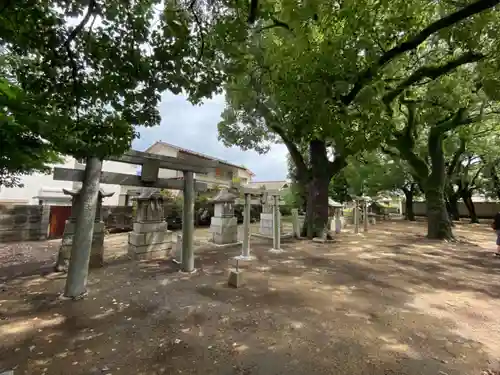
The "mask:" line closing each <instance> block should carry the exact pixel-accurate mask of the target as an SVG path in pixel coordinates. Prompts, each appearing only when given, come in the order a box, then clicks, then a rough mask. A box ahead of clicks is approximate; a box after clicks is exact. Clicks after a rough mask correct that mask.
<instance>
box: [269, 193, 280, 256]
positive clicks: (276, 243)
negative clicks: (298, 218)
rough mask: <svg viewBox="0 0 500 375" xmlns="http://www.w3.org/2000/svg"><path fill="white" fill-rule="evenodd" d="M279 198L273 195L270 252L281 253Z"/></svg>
mask: <svg viewBox="0 0 500 375" xmlns="http://www.w3.org/2000/svg"><path fill="white" fill-rule="evenodd" d="M280 216H281V213H280V196H279V195H273V248H272V249H271V252H273V253H281V252H283V250H282V249H281V223H280V221H281V220H280V219H281V218H280Z"/></svg>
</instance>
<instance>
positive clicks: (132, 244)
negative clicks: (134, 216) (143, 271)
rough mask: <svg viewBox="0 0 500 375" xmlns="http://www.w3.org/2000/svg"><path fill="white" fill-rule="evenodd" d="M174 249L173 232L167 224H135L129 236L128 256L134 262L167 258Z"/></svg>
mask: <svg viewBox="0 0 500 375" xmlns="http://www.w3.org/2000/svg"><path fill="white" fill-rule="evenodd" d="M171 249H172V231H169V230H167V223H166V222H158V223H134V228H133V231H132V232H130V233H129V235H128V255H129V257H130V258H132V259H134V260H146V259H155V258H166V257H168V256H169V255H170V251H171Z"/></svg>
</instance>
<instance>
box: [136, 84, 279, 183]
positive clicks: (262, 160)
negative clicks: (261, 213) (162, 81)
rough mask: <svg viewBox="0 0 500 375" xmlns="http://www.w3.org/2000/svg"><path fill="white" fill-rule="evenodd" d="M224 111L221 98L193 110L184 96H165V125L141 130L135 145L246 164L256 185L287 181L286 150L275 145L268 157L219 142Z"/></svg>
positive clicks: (162, 111) (162, 103) (161, 110)
mask: <svg viewBox="0 0 500 375" xmlns="http://www.w3.org/2000/svg"><path fill="white" fill-rule="evenodd" d="M223 109H224V96H222V95H218V96H215V97H213V98H212V99H210V100H206V101H205V102H204V104H202V105H199V106H193V105H191V103H189V102H188V101H187V100H186V98H185V97H184V96H182V95H173V94H171V93H165V94H163V95H162V101H161V104H160V114H161V117H162V121H161V124H160V125H159V126H156V127H153V128H140V129H139V133H140V135H141V136H140V139H137V140H135V141H134V143H133V148H134V149H136V150H144V149H146V148H148V147H149V146H151V145H152V144H153V143H155V142H156V141H164V142H167V143H171V144H173V145H176V146H179V147H183V148H187V149H190V150H193V151H197V152H201V153H203V154H207V155H210V156H214V157H217V158H220V159H223V160H226V161H228V162H230V163H234V164H243V165H245V166H246V167H247V168H249V169H250V170H251V171H252V172H253V173H255V177H254V181H270V180H284V179H285V178H286V176H287V161H286V156H287V154H288V152H287V150H286V147H285V146H284V145H281V144H277V145H274V146H273V147H272V148H271V150H270V151H269V152H268V153H267V154H265V155H259V154H257V153H256V152H254V151H242V150H241V149H240V148H238V147H230V148H227V147H225V146H224V145H223V144H222V142H220V141H218V140H217V124H218V123H219V121H220V114H221V112H222V111H223Z"/></svg>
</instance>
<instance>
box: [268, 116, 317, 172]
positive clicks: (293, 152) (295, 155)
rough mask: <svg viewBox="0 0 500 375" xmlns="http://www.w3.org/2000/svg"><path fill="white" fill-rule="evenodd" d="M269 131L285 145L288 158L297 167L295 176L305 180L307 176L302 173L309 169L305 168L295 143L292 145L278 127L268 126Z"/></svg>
mask: <svg viewBox="0 0 500 375" xmlns="http://www.w3.org/2000/svg"><path fill="white" fill-rule="evenodd" d="M269 129H271V130H272V131H274V132H275V133H276V134H278V135H279V136H280V138H281V139H282V140H283V143H284V144H285V146H286V148H287V149H288V152H289V153H290V157H291V158H292V160H293V162H294V163H295V166H296V167H297V174H298V176H299V178H300V179H305V178H306V177H307V176H304V173H307V171H308V170H309V168H307V165H306V163H305V161H304V158H303V157H302V154H301V153H300V151H299V149H298V148H297V146H296V145H295V143H293V142H292V141H291V140H290V138H288V137H287V135H286V133H285V131H284V130H283V129H282V128H281V127H280V126H278V125H270V126H269Z"/></svg>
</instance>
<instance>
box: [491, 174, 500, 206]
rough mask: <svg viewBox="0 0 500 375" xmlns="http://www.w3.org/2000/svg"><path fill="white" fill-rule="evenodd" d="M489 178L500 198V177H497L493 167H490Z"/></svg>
mask: <svg viewBox="0 0 500 375" xmlns="http://www.w3.org/2000/svg"><path fill="white" fill-rule="evenodd" d="M491 179H492V180H493V187H494V189H495V193H496V195H497V198H498V199H500V178H499V177H498V174H497V171H496V168H495V167H492V168H491Z"/></svg>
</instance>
